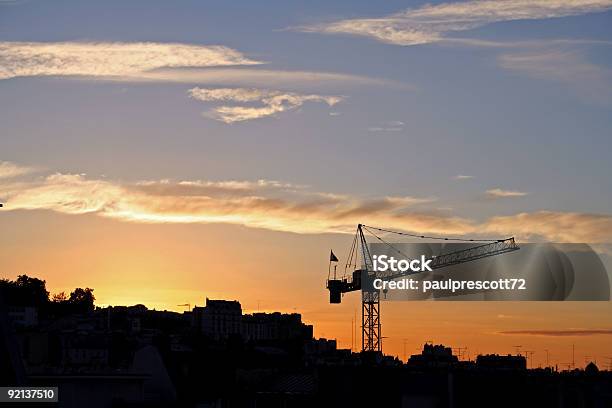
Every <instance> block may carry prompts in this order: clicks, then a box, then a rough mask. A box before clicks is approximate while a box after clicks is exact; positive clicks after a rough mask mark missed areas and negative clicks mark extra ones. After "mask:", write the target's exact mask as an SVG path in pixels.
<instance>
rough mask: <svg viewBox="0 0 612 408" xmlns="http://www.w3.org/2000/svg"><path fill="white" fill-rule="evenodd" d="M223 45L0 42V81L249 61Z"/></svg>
mask: <svg viewBox="0 0 612 408" xmlns="http://www.w3.org/2000/svg"><path fill="white" fill-rule="evenodd" d="M259 63H260V62H258V61H254V60H251V59H249V58H247V57H245V56H244V55H243V54H242V53H240V52H238V51H236V50H233V49H231V48H228V47H223V46H202V45H190V44H179V43H153V42H139V43H125V42H47V43H45V42H0V79H7V78H14V77H24V76H44V75H69V76H72V75H79V76H83V75H85V76H138V75H140V74H142V73H145V72H148V71H151V70H154V69H158V68H176V67H215V66H227V65H253V64H259Z"/></svg>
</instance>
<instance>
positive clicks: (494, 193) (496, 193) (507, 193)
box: [486, 188, 529, 198]
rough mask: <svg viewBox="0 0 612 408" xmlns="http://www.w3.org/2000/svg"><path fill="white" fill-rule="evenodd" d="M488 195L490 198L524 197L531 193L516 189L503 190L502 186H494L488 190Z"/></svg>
mask: <svg viewBox="0 0 612 408" xmlns="http://www.w3.org/2000/svg"><path fill="white" fill-rule="evenodd" d="M486 193H487V196H488V197H490V198H511V197H524V196H526V195H527V194H529V193H525V192H523V191H515V190H502V189H501V188H492V189H490V190H487V191H486Z"/></svg>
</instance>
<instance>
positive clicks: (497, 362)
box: [476, 354, 527, 370]
mask: <svg viewBox="0 0 612 408" xmlns="http://www.w3.org/2000/svg"><path fill="white" fill-rule="evenodd" d="M476 367H478V368H484V369H493V370H526V369H527V360H526V359H525V357H523V356H513V355H510V354H508V355H506V356H501V355H498V354H487V355H481V356H478V357H476Z"/></svg>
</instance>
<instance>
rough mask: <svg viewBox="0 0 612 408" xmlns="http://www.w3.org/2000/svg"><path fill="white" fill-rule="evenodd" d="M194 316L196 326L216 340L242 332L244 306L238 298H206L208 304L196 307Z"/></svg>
mask: <svg viewBox="0 0 612 408" xmlns="http://www.w3.org/2000/svg"><path fill="white" fill-rule="evenodd" d="M193 317H194V323H195V325H196V327H198V328H199V330H200V331H201V332H202V333H204V334H206V335H208V336H210V337H212V338H214V339H216V340H221V339H227V338H228V337H229V336H230V335H234V334H240V332H241V323H242V307H241V306H240V302H238V301H236V300H213V299H208V298H206V306H204V307H195V308H194V309H193Z"/></svg>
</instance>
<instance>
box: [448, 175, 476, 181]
mask: <svg viewBox="0 0 612 408" xmlns="http://www.w3.org/2000/svg"><path fill="white" fill-rule="evenodd" d="M453 178H454V179H455V180H469V179H473V178H474V176H468V175H465V174H457V175H456V176H455V177H453Z"/></svg>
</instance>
